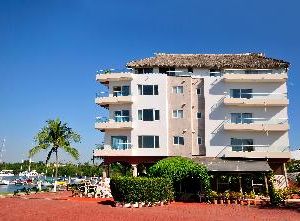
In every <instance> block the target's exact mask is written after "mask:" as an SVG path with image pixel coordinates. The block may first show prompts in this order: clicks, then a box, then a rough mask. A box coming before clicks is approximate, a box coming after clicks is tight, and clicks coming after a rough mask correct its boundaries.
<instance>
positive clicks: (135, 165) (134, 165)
mask: <svg viewBox="0 0 300 221" xmlns="http://www.w3.org/2000/svg"><path fill="white" fill-rule="evenodd" d="M131 166H132V175H133V176H135V177H136V176H138V169H137V164H131Z"/></svg>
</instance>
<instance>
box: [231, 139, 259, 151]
mask: <svg viewBox="0 0 300 221" xmlns="http://www.w3.org/2000/svg"><path fill="white" fill-rule="evenodd" d="M230 143H231V147H232V151H248V152H251V151H254V146H253V139H240V138H231V139H230Z"/></svg>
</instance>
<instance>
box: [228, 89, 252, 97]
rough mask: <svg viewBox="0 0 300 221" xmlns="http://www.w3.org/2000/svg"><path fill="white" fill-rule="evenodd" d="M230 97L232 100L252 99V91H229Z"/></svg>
mask: <svg viewBox="0 0 300 221" xmlns="http://www.w3.org/2000/svg"><path fill="white" fill-rule="evenodd" d="M230 97H232V98H247V99H250V98H252V89H230Z"/></svg>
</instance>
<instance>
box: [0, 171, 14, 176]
mask: <svg viewBox="0 0 300 221" xmlns="http://www.w3.org/2000/svg"><path fill="white" fill-rule="evenodd" d="M8 176H14V174H13V170H1V171H0V177H8Z"/></svg>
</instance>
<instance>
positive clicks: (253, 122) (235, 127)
mask: <svg viewBox="0 0 300 221" xmlns="http://www.w3.org/2000/svg"><path fill="white" fill-rule="evenodd" d="M224 130H229V131H230V130H231V131H237V132H239V131H240V132H242V131H266V132H267V133H268V132H269V131H278V132H280V131H281V132H284V131H288V130H289V124H288V119H287V118H270V119H268V118H235V119H228V120H225V121H224Z"/></svg>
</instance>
